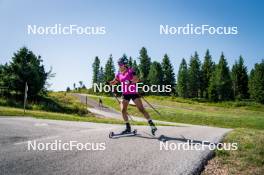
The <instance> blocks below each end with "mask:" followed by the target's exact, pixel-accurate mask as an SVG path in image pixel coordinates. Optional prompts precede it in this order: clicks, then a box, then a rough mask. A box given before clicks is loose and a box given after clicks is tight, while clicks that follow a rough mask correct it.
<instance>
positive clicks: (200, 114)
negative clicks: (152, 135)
mask: <svg viewBox="0 0 264 175" xmlns="http://www.w3.org/2000/svg"><path fill="white" fill-rule="evenodd" d="M91 98H94V99H96V100H97V99H98V97H96V96H91ZM146 99H147V100H148V101H149V102H150V103H152V104H153V105H155V107H156V108H157V110H158V111H159V112H160V113H161V114H162V116H159V115H157V114H156V113H155V112H154V111H153V110H152V109H150V108H147V111H148V112H149V113H150V115H151V116H152V118H154V119H158V120H164V121H172V122H181V123H190V124H199V125H208V126H216V127H224V128H233V129H234V130H233V131H232V132H230V133H229V134H228V135H227V136H226V137H225V138H224V142H226V143H234V142H236V143H238V150H236V151H215V155H216V156H215V158H214V159H212V160H211V161H209V163H208V166H206V168H205V171H204V172H203V174H204V175H209V174H210V175H211V174H219V175H220V174H221V175H222V174H243V175H248V174H259V175H260V174H264V146H263V145H264V105H262V104H257V103H253V102H221V103H209V102H201V101H197V100H188V99H181V98H173V97H168V98H165V97H155V96H154V97H153V96H151V97H146ZM103 103H104V105H106V106H110V107H112V108H115V109H117V110H119V105H118V102H117V101H116V100H115V99H114V98H112V97H104V98H103ZM128 112H129V114H132V115H137V116H142V115H141V114H140V113H139V112H138V111H137V109H136V108H135V107H133V106H130V107H129V109H128Z"/></svg>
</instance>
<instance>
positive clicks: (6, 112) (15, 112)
mask: <svg viewBox="0 0 264 175" xmlns="http://www.w3.org/2000/svg"><path fill="white" fill-rule="evenodd" d="M23 114H24V110H23V109H20V108H13V107H6V106H0V116H9V117H12V116H14V117H15V116H23ZM25 116H30V117H34V118H40V119H51V120H67V121H82V122H95V123H108V124H123V121H121V120H117V119H110V118H99V117H95V116H94V115H92V114H87V115H85V116H79V115H74V114H65V113H57V112H47V111H38V110H26V114H25ZM133 124H135V125H145V123H144V122H133Z"/></svg>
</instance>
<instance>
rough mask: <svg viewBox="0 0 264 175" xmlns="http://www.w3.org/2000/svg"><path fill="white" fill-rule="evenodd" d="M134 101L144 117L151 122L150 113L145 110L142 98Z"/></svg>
mask: <svg viewBox="0 0 264 175" xmlns="http://www.w3.org/2000/svg"><path fill="white" fill-rule="evenodd" d="M133 101H134V103H135V104H136V106H137V108H138V110H139V111H140V112H141V113H142V114H143V115H144V117H145V118H146V119H147V120H149V119H150V116H149V113H148V112H147V111H146V110H145V108H144V106H143V104H142V101H141V98H136V99H134V100H133Z"/></svg>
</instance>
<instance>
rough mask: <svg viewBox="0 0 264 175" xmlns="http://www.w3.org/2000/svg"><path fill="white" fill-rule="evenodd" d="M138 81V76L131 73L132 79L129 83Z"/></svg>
mask: <svg viewBox="0 0 264 175" xmlns="http://www.w3.org/2000/svg"><path fill="white" fill-rule="evenodd" d="M138 82H140V79H139V78H138V76H136V75H133V78H132V80H131V83H133V84H136V83H138Z"/></svg>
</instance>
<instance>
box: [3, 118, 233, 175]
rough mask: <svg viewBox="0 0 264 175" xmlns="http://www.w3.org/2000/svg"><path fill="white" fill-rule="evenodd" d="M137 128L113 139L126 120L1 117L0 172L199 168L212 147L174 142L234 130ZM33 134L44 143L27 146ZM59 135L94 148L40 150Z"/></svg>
mask: <svg viewBox="0 0 264 175" xmlns="http://www.w3.org/2000/svg"><path fill="white" fill-rule="evenodd" d="M135 128H136V129H137V130H138V134H139V135H137V136H133V137H122V138H118V139H110V138H108V134H109V132H110V131H115V132H117V131H121V130H122V129H123V126H121V125H113V124H95V123H89V122H70V121H56V120H44V119H34V118H30V117H12V118H11V117H0V148H1V149H0V172H1V174H7V175H8V174H38V175H41V174H106V175H108V174H110V175H111V174H117V175H119V174H120V175H124V174H125V175H126V174H128V175H133V174H135V175H138V174H166V175H170V174H197V173H199V172H200V170H201V168H202V167H203V164H204V162H205V161H206V160H207V159H208V157H209V156H210V155H211V154H212V151H209V149H208V147H205V149H204V150H177V149H174V148H175V147H174V146H175V145H179V143H186V142H187V141H188V139H190V140H194V143H200V142H201V141H209V142H211V143H217V142H219V141H220V139H221V138H222V137H223V135H224V134H226V133H227V132H228V131H230V130H229V129H222V128H213V127H205V126H194V125H190V126H160V127H159V128H158V129H159V130H158V133H157V136H156V137H152V136H150V135H149V133H150V132H149V128H148V127H147V126H136V127H135ZM161 138H162V139H161ZM34 140H35V143H36V144H37V145H39V146H40V147H39V149H37V150H32V149H33V148H32V147H30V148H31V150H29V148H28V143H31V144H32V143H33V141H34ZM161 140H163V141H165V142H162V141H161ZM56 141H57V143H58V142H60V143H63V144H64V143H69V142H71V141H73V142H75V143H79V144H88V145H90V146H91V145H95V146H94V148H93V149H92V150H78V149H73V150H51V148H49V147H48V150H42V148H43V147H41V145H42V146H43V145H45V144H47V143H49V144H51V143H55V142H56ZM101 144H103V148H104V149H102V145H101ZM162 144H168V145H169V146H171V148H170V149H169V150H165V148H164V146H163V147H161V145H162ZM98 145H101V148H100V149H101V150H98V147H96V146H98ZM185 145H186V144H185ZM161 148H162V149H161ZM198 148H200V146H199V145H198ZM90 149H91V148H90Z"/></svg>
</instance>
